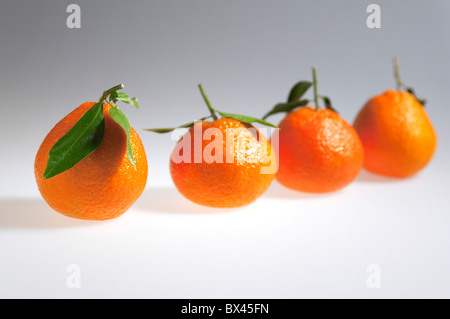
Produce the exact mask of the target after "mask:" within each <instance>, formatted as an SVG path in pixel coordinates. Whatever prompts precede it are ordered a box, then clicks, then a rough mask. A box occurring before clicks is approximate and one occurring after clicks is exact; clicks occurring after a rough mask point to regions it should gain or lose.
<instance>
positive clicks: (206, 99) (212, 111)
mask: <svg viewBox="0 0 450 319" xmlns="http://www.w3.org/2000/svg"><path fill="white" fill-rule="evenodd" d="M198 88H199V89H200V92H201V93H202V96H203V99H204V100H205V103H206V105H207V106H208V109H209V112H210V113H211V116H212V118H213V120H214V121H216V120H217V115H216V112H215V110H214V108H213V107H212V105H211V102H210V101H209V99H208V97H207V96H206V93H205V91H204V90H203V86H202V84H201V83H200V84H199V85H198Z"/></svg>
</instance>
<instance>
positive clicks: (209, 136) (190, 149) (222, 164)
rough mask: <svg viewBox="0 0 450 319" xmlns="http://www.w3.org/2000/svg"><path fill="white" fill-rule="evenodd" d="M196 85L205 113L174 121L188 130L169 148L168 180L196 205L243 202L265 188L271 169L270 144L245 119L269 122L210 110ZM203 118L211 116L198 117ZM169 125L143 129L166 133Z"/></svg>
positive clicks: (272, 174)
mask: <svg viewBox="0 0 450 319" xmlns="http://www.w3.org/2000/svg"><path fill="white" fill-rule="evenodd" d="M198 87H199V89H200V92H201V94H202V96H203V99H204V100H205V102H206V105H207V106H208V109H209V112H210V114H211V115H210V116H207V117H204V118H202V119H201V121H197V122H192V123H188V124H184V125H181V126H179V128H189V130H188V132H187V133H186V134H185V135H184V136H183V137H182V138H181V139H180V140H179V141H178V143H177V144H176V146H175V148H174V150H173V151H172V154H171V158H170V174H171V177H172V180H173V182H174V184H175V187H176V188H177V189H178V191H179V192H180V193H181V194H182V195H183V196H184V197H186V198H187V199H189V200H191V201H192V202H194V203H196V204H199V205H203V206H208V207H216V208H233V207H240V206H244V205H248V204H250V203H252V202H253V201H255V200H256V199H257V198H258V197H260V196H261V195H262V194H263V193H264V192H265V191H266V190H267V189H268V188H269V186H270V184H271V183H272V181H273V180H274V178H275V173H276V169H277V165H276V155H275V152H274V150H273V149H272V145H271V144H270V142H269V141H268V140H267V139H266V137H265V136H264V135H263V134H261V132H260V131H259V130H257V129H256V128H255V127H254V126H253V125H252V124H251V123H254V122H257V123H260V124H263V125H267V126H272V127H275V126H274V125H273V124H271V123H268V122H266V121H264V120H262V119H257V118H254V117H250V116H246V115H239V114H231V113H225V112H221V111H219V110H217V109H214V108H213V107H212V105H211V103H210V102H209V99H208V97H207V96H206V94H205V92H204V90H203V87H202V85H201V84H199V85H198ZM218 115H220V116H221V118H219V117H218ZM208 118H212V119H213V121H204V120H206V119H208ZM175 129H176V128H158V129H146V131H151V132H156V133H168V132H171V131H173V130H175Z"/></svg>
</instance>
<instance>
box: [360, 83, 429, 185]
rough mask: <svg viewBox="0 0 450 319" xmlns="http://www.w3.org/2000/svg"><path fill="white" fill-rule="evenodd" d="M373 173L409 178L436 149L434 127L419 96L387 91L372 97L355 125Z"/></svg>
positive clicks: (366, 166) (424, 164) (365, 164)
mask: <svg viewBox="0 0 450 319" xmlns="http://www.w3.org/2000/svg"><path fill="white" fill-rule="evenodd" d="M354 127H355V128H356V130H357V131H358V133H359V135H360V137H361V140H362V142H363V145H364V149H365V161H364V167H365V168H366V169H367V170H369V171H370V172H373V173H377V174H381V175H385V176H390V177H408V176H412V175H414V174H416V173H417V172H419V171H420V170H421V169H423V168H424V167H425V166H426V165H427V164H428V163H429V162H430V160H431V159H432V157H433V154H434V152H435V150H436V145H437V137H436V133H435V131H434V128H433V125H432V124H431V121H430V119H429V117H428V115H427V113H426V111H425V109H424V107H423V106H422V104H420V103H419V102H418V100H417V99H416V97H415V96H414V95H412V94H410V93H408V92H399V91H394V90H388V91H386V92H385V93H383V94H381V95H377V96H375V97H373V98H371V99H370V100H369V101H368V102H367V103H366V104H365V106H364V107H363V108H362V110H361V111H360V112H359V114H358V116H357V117H356V120H355V122H354Z"/></svg>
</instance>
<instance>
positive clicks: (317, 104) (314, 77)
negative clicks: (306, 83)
mask: <svg viewBox="0 0 450 319" xmlns="http://www.w3.org/2000/svg"><path fill="white" fill-rule="evenodd" d="M312 71H313V85H314V103H315V106H316V111H319V93H318V91H319V90H318V87H317V71H316V68H315V67H313V68H312Z"/></svg>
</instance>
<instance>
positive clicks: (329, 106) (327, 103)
mask: <svg viewBox="0 0 450 319" xmlns="http://www.w3.org/2000/svg"><path fill="white" fill-rule="evenodd" d="M321 98H322V100H323V103H325V107H326V108H327V109H328V110H330V111H333V112H335V113H338V114H339V112H338V111H337V110H336V109H335V108H334V107H333V104H332V103H331V100H330V98H329V97H327V96H321Z"/></svg>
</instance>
